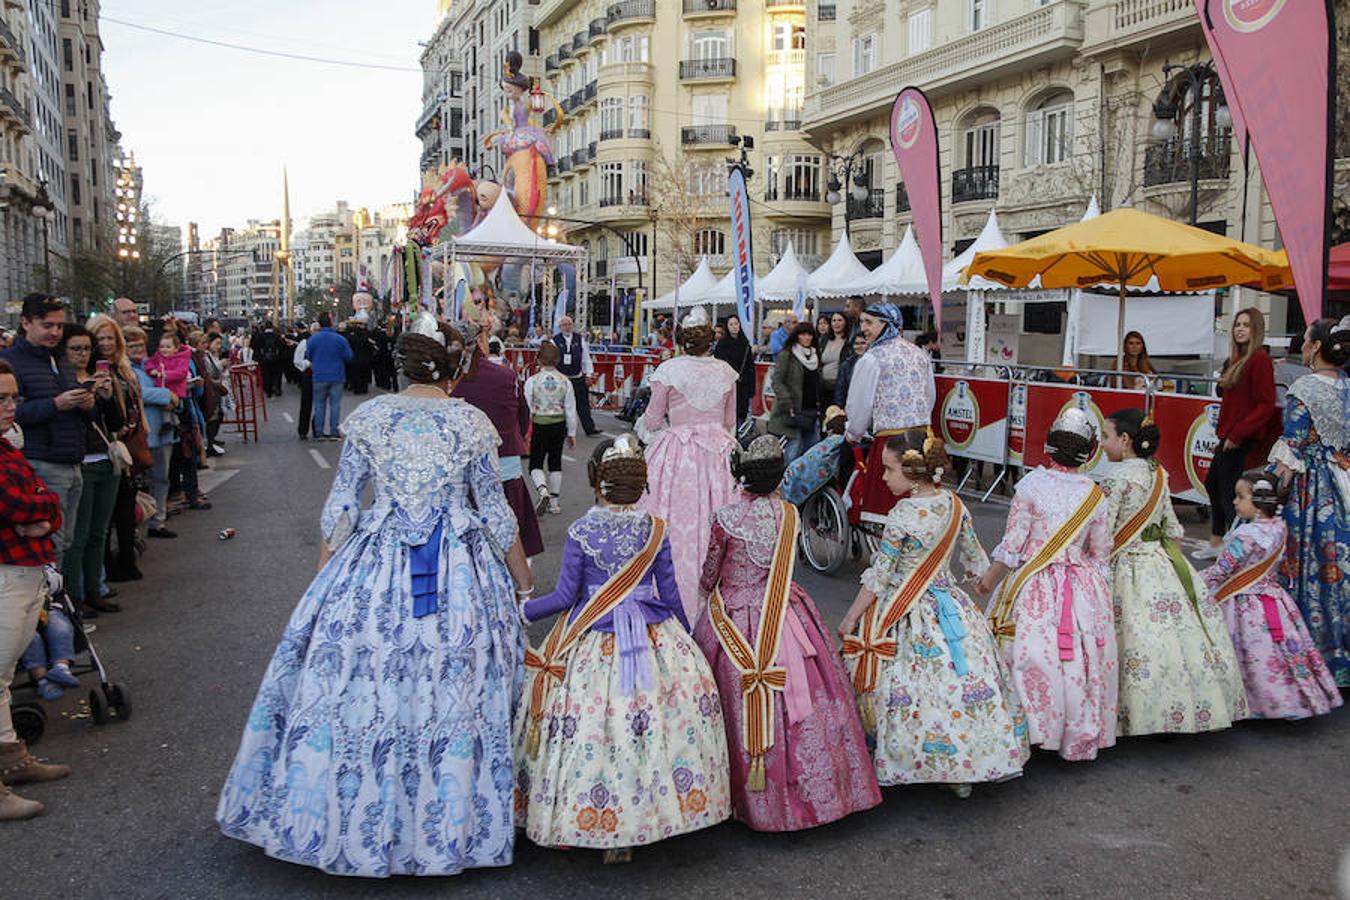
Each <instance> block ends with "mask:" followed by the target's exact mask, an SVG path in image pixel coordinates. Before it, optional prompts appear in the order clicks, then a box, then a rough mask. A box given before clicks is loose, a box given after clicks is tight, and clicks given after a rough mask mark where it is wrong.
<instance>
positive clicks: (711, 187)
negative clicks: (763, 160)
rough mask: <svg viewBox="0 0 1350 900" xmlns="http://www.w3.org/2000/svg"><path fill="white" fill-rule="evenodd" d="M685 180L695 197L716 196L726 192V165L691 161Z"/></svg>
mask: <svg viewBox="0 0 1350 900" xmlns="http://www.w3.org/2000/svg"><path fill="white" fill-rule="evenodd" d="M770 159H771V160H772V159H773V157H771V158H770ZM770 165H772V162H771V163H770ZM685 182H686V184H687V185H688V188H689V193H690V194H692V195H694V196H695V197H715V196H717V195H718V194H725V193H726V191H727V175H726V167H725V166H721V165H719V164H717V163H689V165H688V167H687V168H686V170H685Z"/></svg>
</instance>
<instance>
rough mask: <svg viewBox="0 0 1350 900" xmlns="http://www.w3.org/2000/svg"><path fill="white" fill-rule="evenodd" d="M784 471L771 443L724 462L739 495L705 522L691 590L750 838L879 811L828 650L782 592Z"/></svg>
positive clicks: (800, 597) (737, 806)
mask: <svg viewBox="0 0 1350 900" xmlns="http://www.w3.org/2000/svg"><path fill="white" fill-rule="evenodd" d="M784 465H785V463H784V459H783V448H782V445H781V444H780V443H779V442H778V439H777V438H775V437H773V436H771V435H764V436H762V437H759V438H756V439H755V440H754V441H753V442H752V443H751V444H750V447H749V448H748V449H747V450H746V451H744V452H737V453H735V454H734V455H733V456H732V463H731V474H732V475H733V476H734V477H735V478H736V480H737V481H738V482H739V484H740V487H741V493H740V494H739V496H737V497H736V499H735V501H734V502H733V503H731V504H730V505H728V506H724V507H722V508H721V509H719V510H718V511H717V512H716V513H715V514H714V516H713V522H712V537H711V540H710V542H709V546H708V557H707V559H706V560H705V561H704V564H703V574H702V577H701V578H700V580H699V590H700V592H701V594H702V595H703V596H704V597H705V598H706V599H707V608H708V614H707V615H706V616H703V617H702V618H700V619H699V622H698V626H697V628H696V629H695V630H694V636H695V638H696V639H697V640H698V644H699V646H700V647H702V648H703V652H704V654H706V655H707V657H708V662H709V663H711V664H712V669H713V674H714V675H716V677H717V687H718V690H719V692H720V693H721V696H722V712H723V714H724V716H725V719H726V723H727V731H728V743H729V744H730V751H729V754H728V755H729V757H730V761H731V800H732V807H733V808H734V810H735V814H736V818H737V819H739V820H741V821H742V822H744V823H745V824H747V825H749V826H750V827H751V828H753V829H755V830H756V831H797V830H800V829H803V828H813V827H815V826H816V825H824V824H825V823H827V822H833V821H835V820H837V819H842V818H843V817H845V816H847V815H849V814H850V813H855V812H859V811H861V810H864V809H871V808H872V807H873V806H876V805H877V804H878V803H880V802H881V791H880V789H879V788H878V787H877V780H876V777H875V776H874V775H873V774H872V764H871V759H869V757H868V755H867V738H866V736H865V735H864V734H863V730H862V726H861V725H860V724H859V722H858V714H857V712H856V711H855V709H854V704H853V690H852V688H851V687H850V686H849V683H848V676H847V675H846V674H845V673H844V667H843V666H842V665H841V664H840V662H839V657H838V655H837V654H836V652H835V647H834V641H833V639H832V637H831V635H830V634H829V632H828V631H827V630H826V629H825V626H824V625H823V624H822V623H821V619H820V613H819V612H818V611H817V610H816V606H815V604H814V603H812V602H811V598H810V597H809V596H807V594H806V592H805V591H804V590H802V589H801V587H799V586H798V585H796V584H794V583H793V581H792V570H793V566H794V564H795V563H796V560H797V538H798V536H799V532H800V527H799V518H798V514H797V508H796V507H795V506H793V505H792V504H790V503H787V502H785V501H784V500H782V499H781V498H780V497H779V496H778V487H779V484H780V483H781V482H782V480H783V469H784ZM752 641H753V643H752ZM779 676H781V681H774V680H772V679H774V678H778V677H779ZM747 680H749V682H750V683H753V685H754V686H753V687H751V688H750V689H749V690H748V691H747V690H746V688H745V685H746V684H747Z"/></svg>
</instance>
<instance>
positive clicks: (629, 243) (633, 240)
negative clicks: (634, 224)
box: [623, 231, 647, 257]
mask: <svg viewBox="0 0 1350 900" xmlns="http://www.w3.org/2000/svg"><path fill="white" fill-rule="evenodd" d="M623 237H624V243H623V255H624V256H627V255H628V254H629V253H630V252H631V253H632V254H633V255H634V256H639V257H641V256H646V255H647V232H645V231H626V232H624V235H623Z"/></svg>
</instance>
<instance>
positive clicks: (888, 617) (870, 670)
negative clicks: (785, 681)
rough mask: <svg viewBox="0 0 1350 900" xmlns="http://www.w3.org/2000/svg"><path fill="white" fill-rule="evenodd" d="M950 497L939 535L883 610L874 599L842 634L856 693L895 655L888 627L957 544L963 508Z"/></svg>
mask: <svg viewBox="0 0 1350 900" xmlns="http://www.w3.org/2000/svg"><path fill="white" fill-rule="evenodd" d="M951 498H952V514H951V520H950V521H949V522H948V523H947V528H946V530H945V531H944V532H943V533H942V537H941V538H940V539H939V540H938V542H937V543H936V544H934V545H933V548H932V549H931V550H929V551H928V555H927V556H925V557H924V558H923V560H922V561H920V563H919V565H918V566H917V567H915V569H914V571H912V572H910V573H909V577H907V578H906V579H905V582H904V584H902V585H900V589H899V590H897V591H896V592H895V594H893V595H892V596H891V599H890V600H889V601H888V602H887V603H886V606H885V613H884V614H883V615H881V616H878V615H877V607H878V605H879V603H880V602H881V601H880V600H879V599H878V600H876V601H874V602H873V603H872V605H871V606H869V607H867V610H866V611H865V612H864V613H863V614H862V619H861V620H860V621H859V623H858V632H857V633H856V634H850V635H848V636H846V637H845V638H844V658H845V659H851V658H854V657H856V658H857V660H858V667H857V669H855V670H854V672H853V690H854V692H855V693H857V694H859V695H863V694H868V693H870V692H871V691H872V689H873V688H875V687H876V686H877V675H878V674H879V672H880V670H881V661H882V660H883V659H895V656H896V653H897V652H899V646H898V645H897V644H896V641H895V639H894V638H888V637H886V635H888V634H890V631H891V629H892V628H894V627H895V626H896V624H897V623H899V621H900V620H901V619H902V618H904V616H905V614H906V613H908V612H909V611H910V608H911V607H913V605H914V601H915V600H918V599H919V598H920V597H922V596H923V594H924V592H925V591H927V590H928V586H929V585H931V584H932V583H933V579H934V578H936V577H937V573H938V570H939V569H941V568H942V563H943V562H944V561H945V560H946V559H947V557H948V556H950V555H951V552H952V549H953V548H954V547H955V546H956V536H957V535H958V534H960V532H961V521H962V519H963V518H964V516H965V512H966V508H965V506H963V505H962V503H961V500H960V498H958V497H957V496H956V495H955V494H952V495H951Z"/></svg>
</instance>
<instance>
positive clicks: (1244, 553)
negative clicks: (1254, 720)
mask: <svg viewBox="0 0 1350 900" xmlns="http://www.w3.org/2000/svg"><path fill="white" fill-rule="evenodd" d="M1284 540H1285V525H1284V520H1283V519H1258V520H1257V521H1255V522H1245V523H1243V524H1241V525H1239V526H1238V527H1237V528H1235V529H1234V530H1233V531H1232V532H1230V533H1229V535H1228V541H1227V543H1225V544H1224V548H1223V552H1222V553H1221V554H1219V558H1218V560H1216V561H1215V563H1214V565H1212V566H1210V567H1209V568H1208V569H1206V570H1205V571H1204V572H1202V573H1200V575H1201V578H1203V579H1204V582H1205V585H1206V586H1207V587H1208V588H1209V590H1210V591H1216V590H1218V588H1219V587H1220V586H1221V585H1222V584H1223V583H1224V582H1225V581H1227V580H1228V579H1229V578H1230V577H1231V576H1232V575H1234V574H1236V573H1237V572H1240V571H1242V570H1243V569H1247V568H1250V567H1251V566H1254V565H1256V564H1257V563H1259V562H1260V561H1261V560H1262V559H1265V558H1266V557H1267V556H1269V555H1270V554H1271V553H1273V552H1274V551H1275V548H1277V547H1278V546H1280V544H1281V543H1282V542H1283V541H1284ZM1221 605H1222V607H1223V617H1224V619H1226V620H1227V631H1228V633H1229V634H1230V635H1231V636H1232V639H1233V646H1234V647H1235V648H1236V650H1237V662H1238V667H1239V669H1240V670H1241V672H1242V681H1243V684H1244V685H1246V689H1247V702H1248V704H1249V705H1250V706H1251V714H1252V715H1253V716H1256V717H1259V718H1262V719H1302V718H1306V717H1308V716H1316V715H1321V714H1322V713H1325V712H1329V711H1331V710H1332V709H1335V708H1336V707H1338V706H1340V705H1341V693H1340V691H1339V690H1337V689H1336V679H1335V678H1333V677H1332V674H1331V672H1330V671H1329V670H1328V669H1327V665H1326V662H1325V661H1324V660H1323V659H1322V654H1321V653H1320V652H1319V651H1318V649H1317V644H1316V643H1315V642H1314V641H1313V639H1312V638H1311V637H1310V636H1309V634H1308V628H1307V626H1306V625H1305V624H1304V622H1303V616H1302V615H1300V614H1299V610H1298V606H1296V605H1295V604H1294V601H1293V599H1292V598H1291V597H1290V596H1289V594H1288V593H1287V592H1286V591H1285V589H1284V588H1282V587H1281V586H1280V583H1279V581H1278V580H1277V579H1276V575H1275V573H1274V572H1273V571H1272V572H1270V573H1268V574H1266V576H1265V577H1263V578H1262V579H1261V580H1260V581H1257V582H1256V583H1255V584H1253V585H1251V586H1250V587H1249V588H1247V589H1246V590H1244V591H1242V592H1241V593H1238V594H1234V595H1233V596H1232V597H1229V598H1228V599H1227V600H1225V601H1223V602H1222V604H1221Z"/></svg>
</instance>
